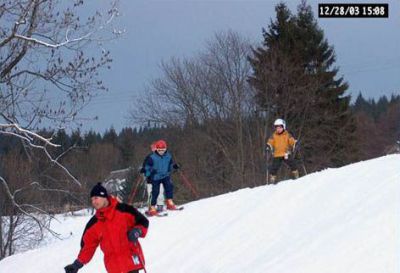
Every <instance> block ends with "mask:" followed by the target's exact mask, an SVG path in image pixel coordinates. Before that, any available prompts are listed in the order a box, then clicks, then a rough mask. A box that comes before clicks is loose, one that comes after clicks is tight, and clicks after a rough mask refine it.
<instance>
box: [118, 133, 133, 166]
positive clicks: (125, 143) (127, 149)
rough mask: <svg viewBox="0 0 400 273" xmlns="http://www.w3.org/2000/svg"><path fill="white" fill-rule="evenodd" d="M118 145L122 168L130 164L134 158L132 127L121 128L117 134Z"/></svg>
mask: <svg viewBox="0 0 400 273" xmlns="http://www.w3.org/2000/svg"><path fill="white" fill-rule="evenodd" d="M118 146H119V148H120V150H121V153H122V161H123V162H122V165H123V167H124V168H126V167H128V166H130V165H132V163H133V158H134V150H135V144H134V135H133V130H132V128H123V129H122V131H121V133H120V134H119V136H118Z"/></svg>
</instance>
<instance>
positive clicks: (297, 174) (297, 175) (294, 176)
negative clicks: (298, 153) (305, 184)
mask: <svg viewBox="0 0 400 273" xmlns="http://www.w3.org/2000/svg"><path fill="white" fill-rule="evenodd" d="M292 177H293V179H297V178H299V171H298V170H295V171H292Z"/></svg>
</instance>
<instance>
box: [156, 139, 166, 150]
mask: <svg viewBox="0 0 400 273" xmlns="http://www.w3.org/2000/svg"><path fill="white" fill-rule="evenodd" d="M156 149H167V142H165V140H159V141H157V142H156Z"/></svg>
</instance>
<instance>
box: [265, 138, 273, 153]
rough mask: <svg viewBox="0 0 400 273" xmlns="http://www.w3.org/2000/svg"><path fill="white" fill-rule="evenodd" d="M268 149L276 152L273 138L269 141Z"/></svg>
mask: <svg viewBox="0 0 400 273" xmlns="http://www.w3.org/2000/svg"><path fill="white" fill-rule="evenodd" d="M267 148H269V149H270V150H271V151H273V150H274V138H273V137H272V136H271V137H270V138H269V139H268V141H267Z"/></svg>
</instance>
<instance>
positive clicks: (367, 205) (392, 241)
mask: <svg viewBox="0 0 400 273" xmlns="http://www.w3.org/2000/svg"><path fill="white" fill-rule="evenodd" d="M89 217H90V216H89V215H86V216H80V217H67V218H63V217H60V220H61V221H62V222H61V223H58V224H57V223H55V228H56V229H58V230H59V231H60V232H62V233H63V236H64V237H66V238H67V239H65V240H63V241H57V240H51V241H50V242H48V244H47V245H46V246H44V247H41V248H40V249H36V250H33V251H29V252H25V253H21V254H17V255H14V256H12V257H8V258H6V259H4V260H3V261H0V272H1V273H62V272H64V271H63V266H65V265H66V264H68V263H70V262H72V261H73V260H74V259H75V257H76V255H77V253H78V251H79V242H80V236H81V234H82V231H83V228H84V226H85V224H86V222H87V220H88V219H89ZM399 229H400V155H391V156H386V157H381V158H378V159H374V160H369V161H365V162H360V163H356V164H352V165H349V166H346V167H343V168H339V169H328V170H325V171H322V172H318V173H314V174H310V175H308V176H306V177H303V178H300V179H298V180H296V181H292V180H289V181H284V182H281V183H279V184H278V185H270V186H262V187H258V188H253V189H243V190H240V191H237V192H233V193H229V194H224V195H221V196H218V197H214V198H209V199H203V200H200V201H197V202H192V203H190V204H186V207H185V210H183V211H180V212H171V213H170V215H169V216H168V217H164V218H151V223H150V229H149V233H148V236H147V238H145V239H142V241H141V242H142V246H143V249H144V253H145V256H146V260H147V272H148V273H180V272H181V273H216V272H219V273H222V272H224V273H225V272H226V273H236V272H237V273H243V272H251V273H264V272H271V273H321V272H323V273H330V272H335V273H369V272H370V273H381V272H384V273H399V272H400V259H399V258H400V257H399V255H400V236H399V235H400V232H399ZM70 233H72V235H69V234H70ZM79 272H80V273H81V272H82V273H101V272H105V270H104V266H103V262H102V254H101V253H100V251H98V252H97V253H96V255H95V257H94V258H93V260H92V262H91V263H89V264H88V265H87V266H85V267H84V268H83V269H82V270H80V271H79Z"/></svg>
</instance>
